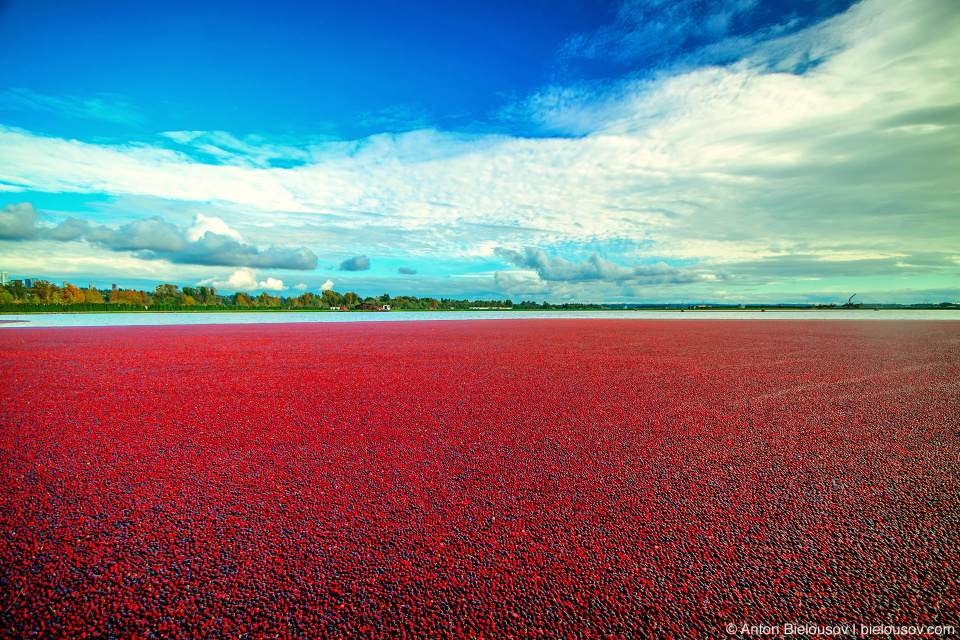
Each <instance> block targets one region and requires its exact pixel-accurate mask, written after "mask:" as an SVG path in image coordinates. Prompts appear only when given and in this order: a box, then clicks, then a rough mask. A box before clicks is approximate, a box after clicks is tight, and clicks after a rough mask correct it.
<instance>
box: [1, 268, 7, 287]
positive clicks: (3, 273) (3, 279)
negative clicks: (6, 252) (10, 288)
mask: <svg viewBox="0 0 960 640" xmlns="http://www.w3.org/2000/svg"><path fill="white" fill-rule="evenodd" d="M5 284H7V272H6V271H0V285H5Z"/></svg>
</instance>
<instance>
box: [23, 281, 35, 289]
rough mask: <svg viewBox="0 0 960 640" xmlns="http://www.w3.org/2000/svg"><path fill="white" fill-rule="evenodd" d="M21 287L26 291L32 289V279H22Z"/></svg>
mask: <svg viewBox="0 0 960 640" xmlns="http://www.w3.org/2000/svg"><path fill="white" fill-rule="evenodd" d="M23 286H24V287H25V288H27V289H29V288H30V287H32V286H33V279H32V278H24V279H23Z"/></svg>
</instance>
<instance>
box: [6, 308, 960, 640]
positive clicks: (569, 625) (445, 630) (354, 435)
mask: <svg viewBox="0 0 960 640" xmlns="http://www.w3.org/2000/svg"><path fill="white" fill-rule="evenodd" d="M0 340H2V342H0V367H2V371H3V382H4V396H3V402H2V409H0V471H2V475H0V637H3V638H19V637H44V638H45V637H71V638H74V637H85V635H86V637H107V638H110V637H115V638H128V637H140V638H150V637H185V638H186V637H211V638H213V637H281V638H312V637H404V636H406V637H453V638H460V637H462V638H479V637H484V638H487V637H503V638H506V637H517V638H524V637H531V638H533V637H574V638H580V637H595V638H603V637H650V636H653V637H673V638H687V637H726V636H727V633H726V631H725V629H726V627H727V625H728V624H736V625H742V624H744V623H751V624H766V625H783V624H786V623H808V624H821V625H838V624H843V623H853V624H874V625H876V624H903V625H919V624H928V625H932V624H950V623H954V624H955V623H957V621H958V619H960V605H958V603H960V591H958V581H960V522H958V514H960V511H958V507H960V502H958V487H960V485H958V475H960V442H958V422H960V420H958V418H960V409H958V395H960V394H958V382H957V381H958V380H960V324H958V323H956V322H943V321H940V322H938V321H933V322H910V321H903V322H887V321H874V322H870V321H797V322H793V321H778V322H764V321H732V320H728V321H692V322H673V321H612V320H611V321H607V320H563V321H556V320H553V321H524V320H503V321H496V322H460V321H453V322H396V323H343V324H326V325H322V326H317V325H282V326H276V325H275V326H270V327H264V326H191V327H175V326H174V327H171V326H167V327H117V328H74V329H37V328H11V329H5V330H3V332H2V334H0ZM84 634H85V635H84ZM734 635H736V634H734Z"/></svg>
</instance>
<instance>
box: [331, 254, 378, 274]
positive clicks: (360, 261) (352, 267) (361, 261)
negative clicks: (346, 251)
mask: <svg viewBox="0 0 960 640" xmlns="http://www.w3.org/2000/svg"><path fill="white" fill-rule="evenodd" d="M338 268H339V269H340V271H366V270H367V269H369V268H370V261H369V260H368V259H367V256H353V257H352V258H347V259H346V260H344V261H343V262H341V263H340V266H339V267H338Z"/></svg>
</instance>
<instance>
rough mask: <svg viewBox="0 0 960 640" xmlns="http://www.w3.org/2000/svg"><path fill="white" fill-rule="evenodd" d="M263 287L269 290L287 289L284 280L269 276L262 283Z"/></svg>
mask: <svg viewBox="0 0 960 640" xmlns="http://www.w3.org/2000/svg"><path fill="white" fill-rule="evenodd" d="M260 288H261V289H266V290H267V291H283V290H284V289H286V287H285V286H283V280H277V279H276V278H267V279H266V280H265V281H264V282H261V283H260Z"/></svg>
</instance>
